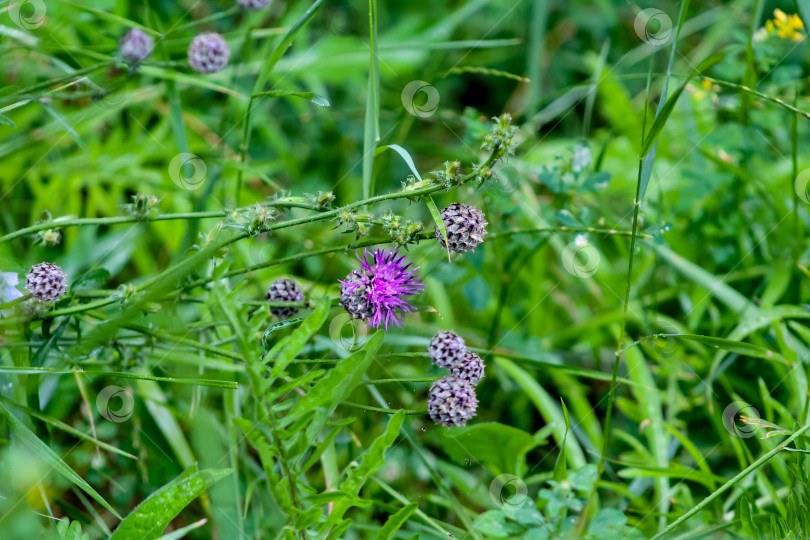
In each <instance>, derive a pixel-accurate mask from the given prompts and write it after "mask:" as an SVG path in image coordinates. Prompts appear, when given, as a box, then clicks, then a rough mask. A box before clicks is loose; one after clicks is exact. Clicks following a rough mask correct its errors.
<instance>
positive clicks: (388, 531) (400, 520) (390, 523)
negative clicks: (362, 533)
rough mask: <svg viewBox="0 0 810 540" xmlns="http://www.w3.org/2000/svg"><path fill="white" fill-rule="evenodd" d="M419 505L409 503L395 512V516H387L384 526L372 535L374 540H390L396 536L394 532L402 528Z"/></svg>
mask: <svg viewBox="0 0 810 540" xmlns="http://www.w3.org/2000/svg"><path fill="white" fill-rule="evenodd" d="M418 506H419V505H418V504H417V503H409V504H406V505H405V506H403V507H402V508H400V509H399V510H397V513H396V514H391V515H390V516H388V520H386V522H385V525H383V526H382V527H381V528H380V530H379V531H377V534H376V535H374V540H391V537H392V536H394V534H396V532H397V531H398V530H399V529H400V528H402V526H403V525H404V524H405V522H406V521H408V518H409V517H411V514H413V513H414V512H415V511H416V509H417V507H418Z"/></svg>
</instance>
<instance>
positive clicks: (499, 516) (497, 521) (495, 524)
mask: <svg viewBox="0 0 810 540" xmlns="http://www.w3.org/2000/svg"><path fill="white" fill-rule="evenodd" d="M473 527H475V530H477V531H480V532H481V533H482V534H484V535H486V536H488V537H490V538H508V537H509V530H508V529H507V525H506V516H504V515H503V512H500V511H499V510H487V511H486V512H484V513H483V514H481V515H480V516H478V517H477V518H475V521H474V522H473Z"/></svg>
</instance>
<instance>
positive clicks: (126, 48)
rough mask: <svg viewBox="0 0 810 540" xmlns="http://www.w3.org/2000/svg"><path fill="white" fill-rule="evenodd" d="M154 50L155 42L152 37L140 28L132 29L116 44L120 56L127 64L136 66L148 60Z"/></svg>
mask: <svg viewBox="0 0 810 540" xmlns="http://www.w3.org/2000/svg"><path fill="white" fill-rule="evenodd" d="M154 48H155V42H154V40H153V39H152V37H151V36H150V35H149V34H147V33H146V32H144V31H143V30H141V29H140V28H133V29H132V30H130V31H129V32H127V33H126V34H124V37H122V38H121V41H120V42H119V43H118V50H119V51H121V56H122V57H123V58H124V60H126V61H127V63H129V64H137V63H138V62H143V61H144V60H146V59H148V58H149V57H150V56H152V51H153V50H154Z"/></svg>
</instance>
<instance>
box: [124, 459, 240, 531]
mask: <svg viewBox="0 0 810 540" xmlns="http://www.w3.org/2000/svg"><path fill="white" fill-rule="evenodd" d="M229 474H231V469H205V470H202V471H198V470H197V466H196V465H193V466H191V467H189V468H188V469H186V470H185V471H183V473H182V474H181V475H180V476H178V477H177V478H175V479H174V480H172V481H171V482H169V483H168V484H166V485H164V486H163V487H161V488H160V489H158V490H157V491H155V492H154V493H152V494H151V495H149V497H147V498H146V500H145V501H143V502H142V503H141V504H139V505H138V507H137V508H135V510H133V511H132V513H131V514H129V515H128V516H127V517H126V518H124V521H122V522H121V524H120V525H119V526H118V528H117V529H116V530H115V532H114V533H113V535H112V536H111V537H110V540H154V539H156V538H160V536H161V535H162V534H163V530H164V529H165V528H166V526H167V525H168V524H169V522H170V521H171V520H173V519H174V518H175V517H177V515H178V514H179V513H180V512H181V511H182V510H183V508H185V507H186V506H188V505H189V503H191V501H193V500H194V499H196V498H197V497H198V496H199V495H200V494H201V493H202V492H203V491H205V490H206V489H208V488H209V487H211V486H213V485H214V484H215V483H217V482H218V481H219V480H221V479H222V478H224V477H226V476H227V475H229Z"/></svg>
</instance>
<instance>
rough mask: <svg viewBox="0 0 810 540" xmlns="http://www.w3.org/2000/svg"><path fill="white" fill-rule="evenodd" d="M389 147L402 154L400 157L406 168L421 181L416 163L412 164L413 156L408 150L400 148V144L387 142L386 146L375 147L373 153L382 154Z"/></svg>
mask: <svg viewBox="0 0 810 540" xmlns="http://www.w3.org/2000/svg"><path fill="white" fill-rule="evenodd" d="M389 148H390V149H391V150H393V151H395V152H396V153H397V154H399V155H400V156H402V159H403V160H404V161H405V163H406V164H407V165H408V168H409V169H411V172H412V173H413V175H414V176H415V177H416V178H417V179H418V180H420V181H421V180H422V177H421V176H420V175H419V171H418V170H417V169H416V165H415V164H414V162H413V158H412V157H411V155H410V154H409V153H408V151H407V150H405V149H404V148H402V147H401V146H400V145H398V144H389V145H386V146H380V147H379V148H377V149H376V150H375V151H374V155H375V156H379V155H380V154H382V153H383V152H385V151H386V150H388V149H389Z"/></svg>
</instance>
